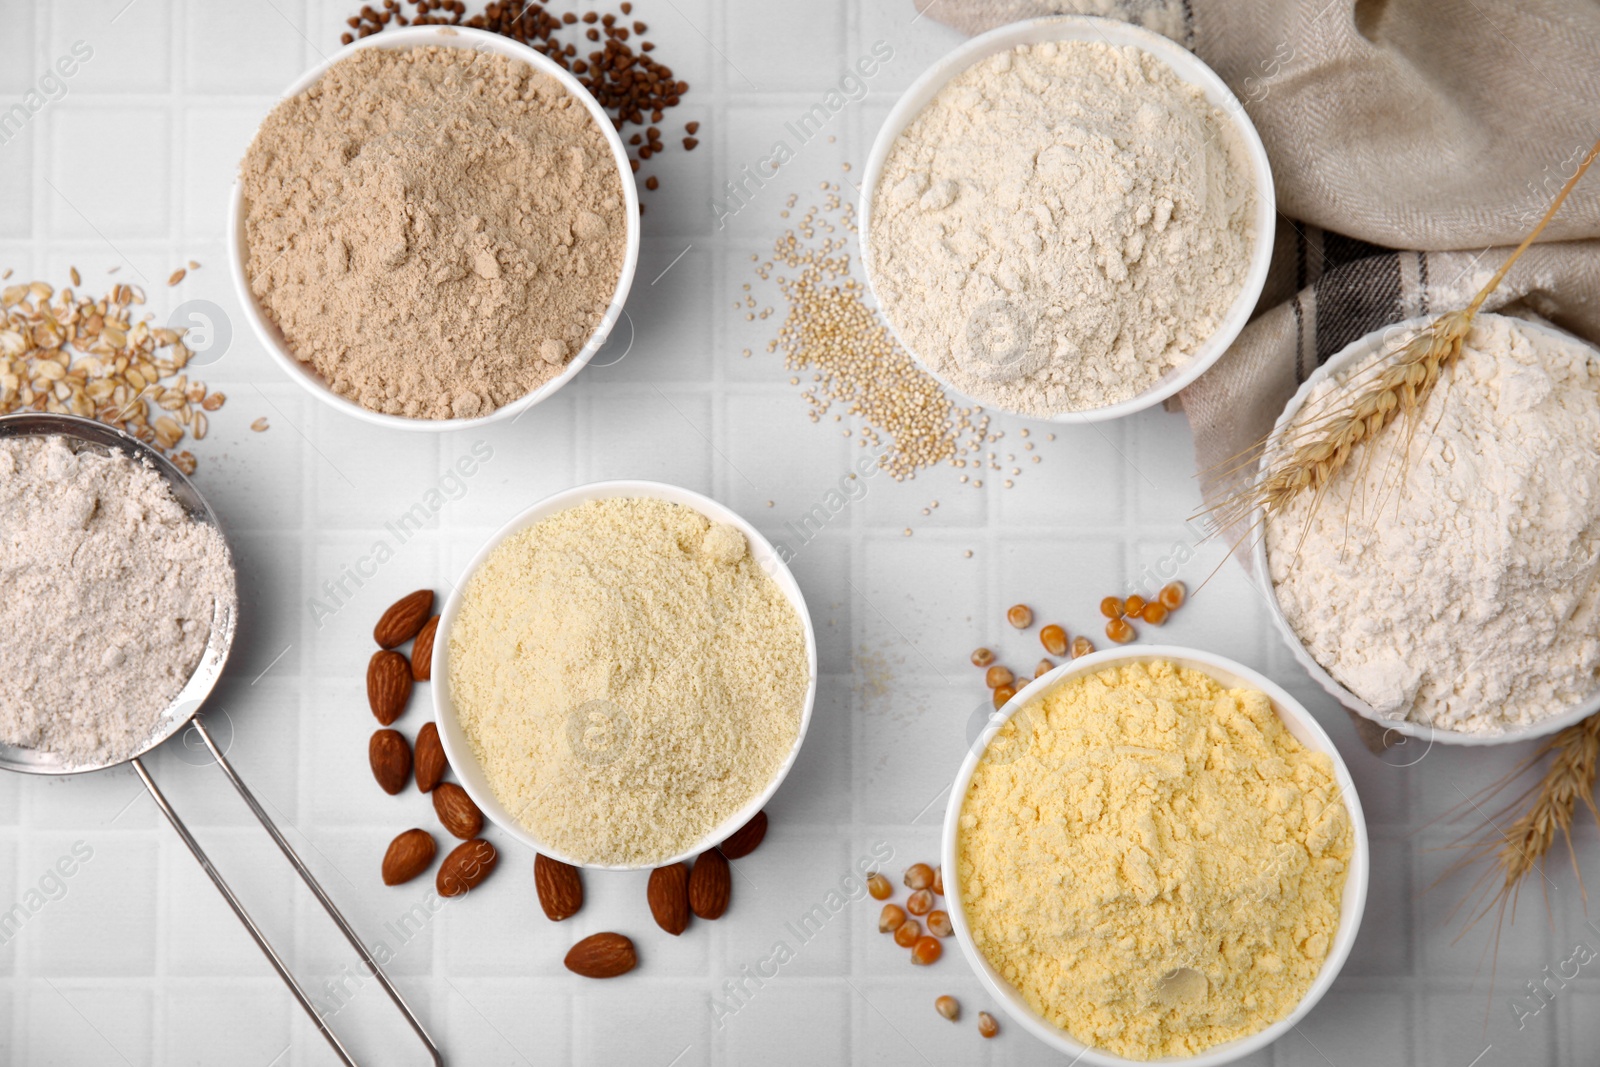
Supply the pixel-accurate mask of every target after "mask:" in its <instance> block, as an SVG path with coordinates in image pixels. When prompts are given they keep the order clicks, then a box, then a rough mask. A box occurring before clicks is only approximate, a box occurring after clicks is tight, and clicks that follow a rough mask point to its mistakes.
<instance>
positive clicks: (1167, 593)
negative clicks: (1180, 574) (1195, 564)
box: [1161, 582, 1189, 611]
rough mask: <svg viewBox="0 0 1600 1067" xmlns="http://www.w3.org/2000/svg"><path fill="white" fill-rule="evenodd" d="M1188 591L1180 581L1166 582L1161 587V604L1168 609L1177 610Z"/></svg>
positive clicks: (1181, 605)
mask: <svg viewBox="0 0 1600 1067" xmlns="http://www.w3.org/2000/svg"><path fill="white" fill-rule="evenodd" d="M1188 593H1189V591H1188V589H1186V588H1185V587H1184V584H1183V583H1182V582H1168V583H1167V584H1166V585H1164V586H1162V587H1161V606H1162V607H1164V608H1166V609H1167V610H1168V611H1177V610H1178V609H1179V608H1181V607H1183V601H1184V598H1185V597H1186V596H1187V595H1188Z"/></svg>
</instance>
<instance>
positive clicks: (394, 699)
mask: <svg viewBox="0 0 1600 1067" xmlns="http://www.w3.org/2000/svg"><path fill="white" fill-rule="evenodd" d="M410 701H411V665H410V664H409V663H407V662H406V658H405V657H404V656H402V655H401V654H400V653H398V652H384V651H378V652H374V653H373V654H372V659H370V660H368V661H367V705H368V706H369V707H371V708H372V714H374V715H376V716H377V717H378V721H379V722H381V723H383V725H385V726H388V725H389V724H390V723H392V722H394V721H395V720H396V719H398V718H399V717H400V715H401V714H402V713H403V712H404V711H405V710H406V704H408V703H409V702H410Z"/></svg>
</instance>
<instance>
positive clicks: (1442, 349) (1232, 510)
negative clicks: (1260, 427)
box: [1199, 141, 1600, 549]
mask: <svg viewBox="0 0 1600 1067" xmlns="http://www.w3.org/2000/svg"><path fill="white" fill-rule="evenodd" d="M1596 156H1600V141H1596V142H1595V144H1594V146H1593V147H1592V148H1590V149H1589V151H1588V152H1587V153H1585V155H1584V157H1583V160H1582V162H1580V163H1579V164H1578V168H1577V170H1575V171H1574V172H1573V173H1572V176H1571V177H1569V178H1568V179H1567V180H1566V182H1565V184H1563V185H1562V187H1561V190H1560V192H1558V193H1557V194H1556V196H1555V199H1554V200H1553V201H1551V203H1550V207H1549V208H1548V209H1547V210H1546V211H1545V213H1544V216H1543V217H1542V218H1541V219H1540V220H1539V224H1538V225H1537V226H1535V227H1534V228H1533V232H1531V233H1529V234H1528V236H1527V237H1525V238H1523V241H1522V243H1521V244H1519V245H1518V246H1517V247H1516V249H1515V250H1514V251H1513V252H1512V253H1511V255H1510V256H1508V257H1506V261H1505V262H1504V263H1502V264H1500V269H1499V270H1497V271H1495V272H1494V276H1493V277H1491V278H1490V279H1489V281H1488V283H1487V284H1485V285H1484V286H1483V287H1482V288H1481V289H1479V290H1478V293H1477V295H1476V296H1474V297H1473V298H1472V301H1471V302H1470V303H1468V304H1467V306H1466V307H1464V308H1461V309H1460V310H1458V311H1449V312H1445V313H1444V314H1442V315H1439V316H1437V317H1435V318H1434V319H1433V320H1432V321H1431V322H1430V323H1429V324H1428V325H1427V326H1426V327H1424V328H1423V329H1422V330H1420V331H1419V332H1418V333H1417V334H1416V335H1414V336H1413V337H1411V338H1410V339H1409V340H1407V341H1406V342H1405V343H1404V344H1403V345H1401V346H1400V347H1398V348H1397V349H1396V350H1395V351H1394V352H1393V353H1391V354H1390V355H1389V356H1388V357H1386V358H1385V359H1383V360H1380V361H1379V362H1378V363H1377V364H1376V366H1374V367H1371V368H1368V371H1367V372H1365V373H1363V374H1359V375H1356V376H1355V377H1353V378H1352V379H1350V380H1348V381H1346V382H1345V383H1344V385H1345V387H1346V388H1345V390H1344V391H1345V392H1352V391H1353V395H1352V396H1350V398H1349V399H1348V400H1345V401H1340V402H1339V403H1338V405H1337V406H1336V407H1334V408H1333V409H1332V410H1329V411H1327V412H1322V413H1316V414H1313V415H1312V416H1311V417H1310V418H1302V419H1300V420H1297V422H1296V424H1295V425H1294V426H1285V427H1283V428H1282V429H1280V430H1275V431H1274V432H1273V433H1270V434H1268V435H1267V436H1266V437H1264V438H1263V439H1262V440H1260V441H1259V442H1257V443H1256V444H1255V445H1254V446H1252V447H1251V448H1249V449H1246V450H1245V451H1244V452H1242V453H1240V454H1239V455H1237V456H1233V457H1230V458H1229V459H1227V460H1224V461H1223V463H1222V464H1219V465H1218V467H1217V468H1213V470H1212V471H1211V472H1208V473H1212V474H1214V475H1216V476H1218V477H1227V476H1230V475H1236V474H1238V473H1240V472H1242V471H1244V470H1246V469H1248V468H1251V467H1254V466H1256V465H1257V464H1258V463H1259V462H1261V460H1262V457H1268V456H1270V457H1275V458H1274V460H1273V462H1272V463H1271V464H1270V465H1268V466H1267V467H1266V469H1265V470H1264V471H1263V475H1262V477H1260V478H1257V479H1255V480H1254V481H1253V482H1252V483H1251V484H1250V485H1249V486H1247V487H1245V488H1243V489H1240V490H1239V491H1238V492H1236V493H1233V494H1232V495H1230V496H1229V497H1227V498H1226V499H1224V500H1223V501H1222V502H1221V503H1219V504H1216V505H1214V506H1212V507H1209V508H1205V509H1203V510H1202V511H1201V512H1200V513H1199V514H1200V515H1201V516H1205V517H1206V520H1207V522H1208V524H1209V525H1210V527H1211V530H1212V532H1213V533H1216V532H1219V531H1222V530H1227V529H1229V528H1232V527H1234V526H1239V525H1245V526H1246V531H1245V534H1244V535H1243V536H1241V537H1240V538H1239V540H1238V541H1236V542H1235V543H1234V545H1233V548H1234V549H1237V548H1238V547H1239V545H1240V544H1241V543H1243V541H1244V539H1245V538H1246V537H1248V536H1250V534H1251V533H1252V532H1254V531H1255V529H1256V527H1257V526H1260V525H1263V524H1264V521H1265V516H1266V515H1271V514H1274V513H1276V512H1277V511H1279V510H1281V509H1282V508H1284V507H1285V506H1287V505H1288V503H1289V502H1290V501H1291V500H1293V499H1294V498H1295V497H1296V496H1297V495H1298V494H1300V493H1302V492H1304V491H1306V490H1308V489H1309V490H1312V491H1315V492H1317V493H1318V494H1319V495H1320V493H1321V491H1322V490H1323V489H1324V488H1325V487H1326V486H1327V485H1328V483H1329V482H1330V481H1332V480H1333V478H1334V476H1335V475H1337V474H1338V473H1339V472H1340V471H1341V470H1343V469H1344V467H1345V465H1346V464H1347V463H1349V462H1350V457H1351V455H1352V454H1353V453H1354V452H1355V450H1356V448H1357V447H1358V446H1359V445H1361V443H1362V442H1364V441H1370V440H1372V439H1373V438H1374V437H1376V436H1378V434H1380V433H1382V432H1383V431H1384V430H1385V429H1386V428H1387V427H1388V426H1389V425H1390V424H1391V423H1392V422H1394V420H1395V419H1396V418H1399V417H1400V416H1402V415H1403V416H1405V417H1406V419H1407V420H1408V422H1411V424H1412V425H1413V426H1414V425H1415V423H1414V422H1413V421H1412V420H1414V419H1415V416H1416V415H1417V413H1418V412H1419V411H1420V410H1421V409H1422V407H1423V405H1424V404H1426V403H1427V401H1428V397H1429V396H1430V395H1432V393H1433V389H1434V386H1436V385H1437V384H1438V383H1439V378H1440V375H1441V374H1442V373H1443V372H1444V371H1445V370H1446V369H1448V368H1449V367H1450V366H1451V365H1452V364H1454V363H1455V362H1456V360H1458V359H1460V358H1461V347H1462V344H1463V343H1464V342H1465V341H1466V338H1467V334H1468V333H1469V332H1470V331H1471V329H1472V321H1473V319H1474V318H1475V317H1476V316H1477V314H1478V310H1479V309H1480V308H1481V307H1483V303H1484V301H1485V300H1487V299H1488V298H1489V295H1490V294H1491V293H1493V292H1494V291H1495V289H1497V288H1499V286H1500V283H1501V282H1502V281H1503V280H1505V276H1506V274H1507V272H1509V271H1510V270H1511V267H1512V265H1513V264H1514V263H1516V261H1517V260H1518V259H1519V258H1520V257H1521V256H1522V253H1524V252H1526V251H1527V250H1528V248H1529V246H1531V245H1532V244H1533V242H1534V241H1535V240H1536V239H1537V238H1538V236H1539V235H1540V234H1541V233H1543V232H1544V228H1545V227H1546V226H1547V225H1549V223H1550V220H1551V219H1552V218H1554V217H1555V214H1556V212H1557V211H1558V210H1559V209H1560V207H1561V205H1562V203H1563V202H1564V201H1565V200H1566V199H1567V194H1568V193H1570V192H1572V189H1573V187H1574V186H1576V185H1577V184H1578V181H1579V179H1581V178H1582V177H1583V175H1584V172H1585V171H1587V170H1588V169H1589V165H1590V164H1592V163H1593V162H1594V161H1595V157H1596ZM1257 511H1260V512H1261V513H1262V518H1260V519H1255V518H1254V516H1255V513H1256V512H1257ZM1309 521H1310V519H1309V516H1308V519H1307V522H1308V523H1309Z"/></svg>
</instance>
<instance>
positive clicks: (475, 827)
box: [433, 782, 483, 841]
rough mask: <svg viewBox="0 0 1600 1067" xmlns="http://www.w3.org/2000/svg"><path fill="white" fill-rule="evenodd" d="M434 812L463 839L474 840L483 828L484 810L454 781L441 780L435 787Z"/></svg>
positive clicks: (447, 827) (452, 831)
mask: <svg viewBox="0 0 1600 1067" xmlns="http://www.w3.org/2000/svg"><path fill="white" fill-rule="evenodd" d="M433 813H434V814H435V815H437V816H439V822H440V823H441V824H442V825H443V826H444V828H445V829H446V830H449V831H450V832H451V833H452V834H454V835H455V836H456V837H459V838H461V840H463V841H470V840H472V839H473V838H474V837H477V836H478V832H479V831H480V830H482V829H483V812H481V811H479V810H478V805H476V804H474V803H473V802H472V798H471V797H469V796H467V791H466V790H465V789H462V788H461V787H460V786H459V785H456V784H455V783H454V782H440V783H439V784H438V785H436V786H434V787H433Z"/></svg>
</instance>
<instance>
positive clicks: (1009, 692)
mask: <svg viewBox="0 0 1600 1067" xmlns="http://www.w3.org/2000/svg"><path fill="white" fill-rule="evenodd" d="M1016 695H1017V690H1016V689H1015V687H1013V686H1009V685H997V686H995V687H994V706H995V707H997V708H1003V707H1005V706H1006V701H1008V700H1010V699H1011V698H1012V697H1014V696H1016Z"/></svg>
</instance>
